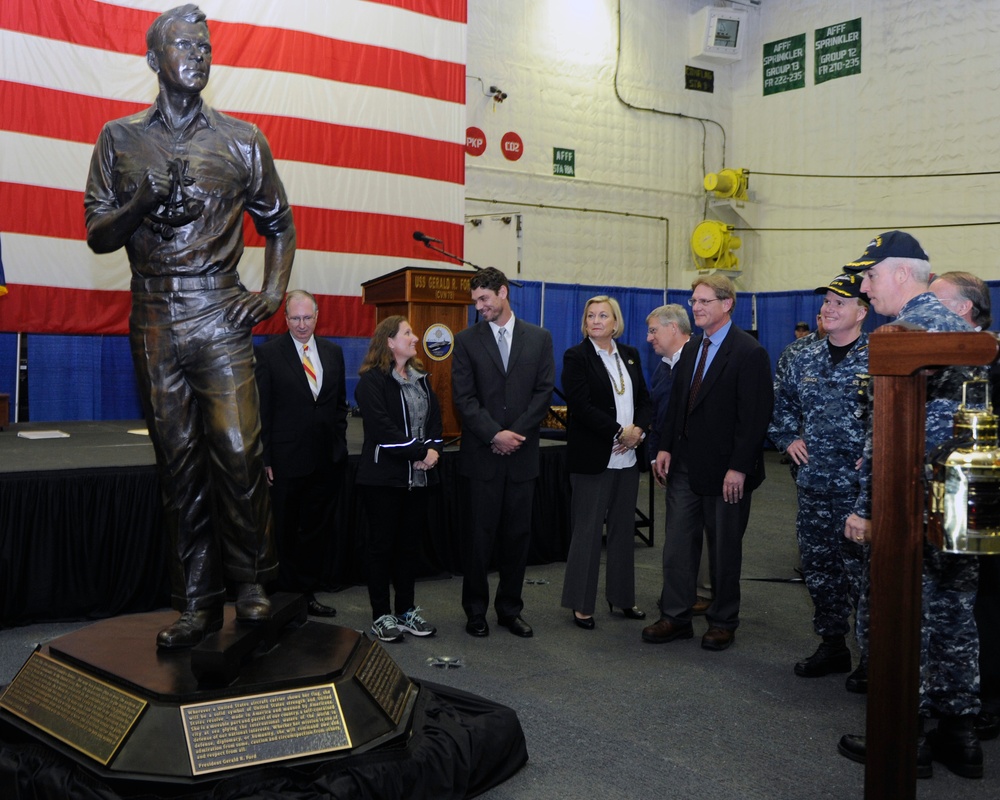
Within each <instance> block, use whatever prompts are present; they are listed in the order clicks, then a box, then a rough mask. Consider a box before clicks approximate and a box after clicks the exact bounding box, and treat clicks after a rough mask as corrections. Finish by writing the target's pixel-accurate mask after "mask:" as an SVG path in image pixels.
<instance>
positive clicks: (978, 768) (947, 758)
mask: <svg viewBox="0 0 1000 800" xmlns="http://www.w3.org/2000/svg"><path fill="white" fill-rule="evenodd" d="M975 720H976V717H975V715H974V714H963V715H962V716H959V717H942V718H941V721H940V722H938V726H937V728H936V729H935V730H933V731H931V732H930V733H929V734H927V741H928V742H930V746H931V754H932V755H933V756H934V760H935V761H940V762H941V763H942V764H944V765H945V766H946V767H947V768H948V769H950V770H951V771H952V772H954V773H955V774H956V775H961V776H962V777H963V778H981V777H983V748H982V746H981V745H980V744H979V737H978V736H976V730H975V727H974V726H975Z"/></svg>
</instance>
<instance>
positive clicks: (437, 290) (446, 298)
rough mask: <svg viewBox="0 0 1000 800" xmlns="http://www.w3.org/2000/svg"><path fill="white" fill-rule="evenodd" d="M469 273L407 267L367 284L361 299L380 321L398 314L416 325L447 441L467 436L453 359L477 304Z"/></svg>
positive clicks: (418, 352) (420, 351) (419, 350)
mask: <svg viewBox="0 0 1000 800" xmlns="http://www.w3.org/2000/svg"><path fill="white" fill-rule="evenodd" d="M473 274H474V273H472V272H468V271H465V270H451V269H434V268H430V267H403V268H402V269H399V270H396V271H395V272H390V273H389V274H388V275H383V276H382V277H380V278H374V279H373V280H370V281H366V282H365V283H363V284H361V300H362V302H363V303H364V304H365V305H370V306H375V321H376V323H378V322H381V321H382V320H383V319H385V318H386V317H389V316H392V315H393V314H400V315H402V316H404V317H406V318H407V319H408V320H409V321H410V325H411V326H412V327H413V332H414V333H415V334H416V335H417V336H419V337H420V345H419V346H418V347H417V355H418V356H419V357H420V358H421V360H423V362H424V367H425V368H426V369H427V371H428V372H429V373H430V375H431V386H432V387H433V389H434V393H435V394H436V395H437V397H438V401H439V402H440V403H441V421H442V424H443V426H444V436H445V439H451V438H454V437H455V436H458V435H459V434H460V433H461V425H460V424H459V422H458V416H457V415H456V414H455V409H454V406H453V405H452V402H451V356H452V352H453V351H454V347H455V334H456V333H458V332H459V331H461V330H464V329H465V327H466V322H467V321H468V318H469V306H470V305H471V303H472V299H471V297H470V295H471V291H472V290H471V289H470V288H469V281H470V279H471V278H472V276H473Z"/></svg>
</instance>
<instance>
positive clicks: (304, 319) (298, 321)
mask: <svg viewBox="0 0 1000 800" xmlns="http://www.w3.org/2000/svg"><path fill="white" fill-rule="evenodd" d="M314 319H316V315H315V314H310V315H309V316H308V317H288V321H289V322H294V323H295V324H296V325H308V324H309V323H310V322H312V321H313V320H314Z"/></svg>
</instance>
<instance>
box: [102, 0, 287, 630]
mask: <svg viewBox="0 0 1000 800" xmlns="http://www.w3.org/2000/svg"><path fill="white" fill-rule="evenodd" d="M146 45H147V48H148V49H147V53H146V62H147V63H148V64H149V67H150V69H152V70H153V72H155V73H156V75H157V77H158V79H159V89H160V91H159V94H158V95H157V98H156V101H155V102H154V103H153V105H152V106H151V107H150V108H148V109H146V110H145V111H142V112H140V113H138V114H134V115H132V116H130V117H125V118H123V119H118V120H113V121H111V122H109V123H107V124H106V125H105V126H104V129H103V130H102V131H101V135H100V138H99V139H98V141H97V144H96V146H95V148H94V155H93V158H92V161H91V166H90V175H89V176H88V179H87V192H86V197H85V201H84V206H85V209H86V222H87V243H88V244H89V245H90V247H91V249H92V250H94V252H96V253H109V252H112V251H114V250H117V249H118V248H119V247H123V246H124V247H125V251H126V253H127V254H128V259H129V264H130V265H131V271H132V314H131V317H130V319H129V329H130V339H131V346H132V358H133V362H134V364H135V371H136V377H137V378H138V382H139V391H140V395H141V399H142V403H143V410H144V412H145V415H146V420H147V422H148V425H149V433H150V437H151V438H152V440H153V445H154V448H155V450H156V459H157V465H158V468H159V472H160V479H161V480H160V482H161V486H162V492H163V503H164V508H165V512H166V513H165V521H166V526H167V530H168V533H169V536H170V542H171V545H172V547H173V555H174V562H175V563H174V565H173V570H172V575H171V577H172V586H173V600H174V605H175V607H176V608H178V610H180V611H182V614H181V616H180V618H179V619H177V621H176V622H174V623H173V624H172V625H170V626H169V627H167V628H165V629H164V630H162V631H160V632H159V634H158V636H157V644H158V645H159V646H161V647H166V648H175V647H189V646H192V645H194V644H197V643H198V642H199V641H200V640H201V639H202V637H203V636H204V635H205V634H206V633H207V632H209V631H214V630H218V629H219V628H221V626H222V620H223V604H224V602H225V596H226V585H227V583H229V584H231V585H232V586H234V587H235V588H236V617H237V621H239V622H243V623H255V622H261V621H264V620H266V619H268V618H269V616H270V613H271V604H270V601H269V599H268V597H267V594H266V592H265V590H264V587H263V584H264V583H265V582H266V581H268V580H271V579H272V578H274V577H275V575H276V572H277V561H276V558H275V555H274V552H275V551H274V547H273V544H272V538H271V526H272V522H271V509H270V501H269V498H268V493H267V484H266V482H265V477H264V465H263V459H262V447H261V441H260V415H259V411H258V406H259V403H258V397H257V385H256V383H255V382H254V363H253V343H252V337H251V329H252V327H253V326H254V325H255V324H256V323H257V322H260V321H261V320H263V319H266V318H267V317H269V316H271V315H272V314H273V313H274V312H275V311H277V309H278V308H279V306H280V304H281V300H282V297H283V296H284V292H285V288H286V286H287V284H288V276H289V273H290V272H291V268H292V259H293V257H294V255H295V226H294V224H293V222H292V211H291V208H290V207H289V205H288V200H287V198H286V197H285V190H284V187H283V186H282V183H281V180H280V179H279V178H278V174H277V172H276V170H275V166H274V160H273V158H272V156H271V150H270V147H269V146H268V143H267V140H266V139H265V137H264V136H263V134H261V132H260V131H259V130H258V129H257V127H256V126H254V125H251V124H249V123H247V122H243V121H241V120H238V119H235V118H233V117H230V116H227V115H226V114H221V113H219V112H218V111H215V110H213V109H211V108H209V107H208V106H207V105H205V103H204V102H203V101H202V98H201V91H202V90H203V89H204V88H205V85H206V84H207V83H208V75H209V70H210V68H211V65H212V45H211V41H210V38H209V32H208V25H207V24H206V22H205V14H204V13H203V12H202V11H201V10H200V9H199V8H198V7H197V6H195V5H191V4H188V5H184V6H180V7H179V8H175V9H172V10H170V11H167V12H165V13H164V14H162V15H161V16H159V17H158V18H157V19H156V20H155V21H154V22H153V24H152V25H151V26H150V28H149V31H148V32H147V33H146ZM244 211H246V212H247V213H249V214H250V217H251V218H252V219H253V222H254V225H255V227H256V228H257V231H258V232H259V233H260V234H261V235H262V236H263V237H264V239H265V240H266V248H265V255H264V281H263V286H262V289H261V292H260V293H251V292H248V291H247V290H246V288H244V287H243V286H242V285H241V283H240V280H239V275H238V274H237V271H236V268H237V265H238V264H239V260H240V256H241V255H242V254H243V213H244Z"/></svg>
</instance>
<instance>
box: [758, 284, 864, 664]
mask: <svg viewBox="0 0 1000 800" xmlns="http://www.w3.org/2000/svg"><path fill="white" fill-rule="evenodd" d="M816 294H822V295H825V297H824V300H823V308H822V310H821V312H820V316H821V320H822V324H823V327H824V328H825V329H826V332H827V335H826V339H823V340H819V341H814V342H813V343H811V344H810V345H809V346H807V347H805V348H802V349H800V350H799V351H798V353H797V354H796V356H795V358H794V359H793V360H792V361H791V362H790V363H789V364H788V365H787V367H786V369H785V370H784V371H783V372H780V373H778V374H776V375H775V382H774V414H773V416H772V419H771V427H770V430H769V431H768V435H769V436H770V438H771V441H772V442H773V443H774V444H775V445H776V446H777V447H778V448H779V449H781V450H784V451H785V452H786V453H787V454H788V456H789V458H791V460H792V461H793V463H794V464H795V469H794V472H795V483H796V486H797V489H798V502H799V513H798V517H797V518H796V523H795V530H796V537H797V539H798V544H799V553H800V556H801V559H802V573H803V575H804V577H805V582H806V587H807V588H808V589H809V596H810V597H811V598H812V601H813V608H814V613H813V628H814V630H815V631H816V633H817V634H818V635H819V636H821V637H823V641H822V643H821V644H820V645H819V648H818V649H817V650H816V652H815V653H814V654H813V655H812V656H810V657H809V658H807V659H805V660H803V661H800V662H799V663H797V664H796V665H795V674H796V675H799V676H800V677H803V678H816V677H820V676H822V675H829V674H830V673H835V672H850V671H851V651H850V650H849V649H848V647H847V644H846V642H845V638H844V637H845V636H846V634H847V633H849V632H850V616H851V612H852V611H853V610H856V609H857V607H858V593H859V591H860V585H861V574H862V567H863V564H864V547H865V545H862V544H860V543H858V542H854V541H850V540H848V539H845V538H844V535H843V533H844V522H845V520H846V519H847V515H848V514H850V513H851V512H852V511H853V510H854V503H855V500H856V499H857V496H858V460H859V459H860V458H861V454H862V451H863V449H864V444H865V433H866V430H867V424H868V422H867V417H868V414H867V411H868V400H867V382H868V374H867V373H868V336H867V335H866V334H864V333H862V332H861V326H862V324H863V323H864V320H865V317H867V316H868V297H867V296H866V295H864V294H863V293H862V292H861V277H860V276H858V275H853V274H847V275H840V276H838V277H837V278H834V279H833V280H832V281H831V282H830V284H829V285H828V286H820V287H819V288H818V289H816ZM798 341H804V340H803V339H800V340H798ZM859 633H861V631H860V630H858V629H857V628H856V630H855V635H856V636H858V634H859ZM866 645H867V640H866V639H862V638H861V637H859V638H858V646H859V649H860V651H861V654H862V660H861V664H864V663H865V662H864V654H865V653H866V652H867V646H866Z"/></svg>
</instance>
